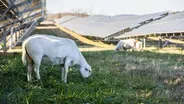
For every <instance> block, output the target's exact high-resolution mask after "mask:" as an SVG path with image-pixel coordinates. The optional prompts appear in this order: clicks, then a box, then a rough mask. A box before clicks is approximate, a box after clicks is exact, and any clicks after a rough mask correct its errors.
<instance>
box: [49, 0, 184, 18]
mask: <svg viewBox="0 0 184 104" xmlns="http://www.w3.org/2000/svg"><path fill="white" fill-rule="evenodd" d="M46 6H47V10H48V12H49V13H58V12H61V13H63V12H86V13H88V14H91V15H111V16H113V15H120V14H138V15H142V14H150V13H157V12H165V11H171V12H172V11H184V0H47V3H46Z"/></svg>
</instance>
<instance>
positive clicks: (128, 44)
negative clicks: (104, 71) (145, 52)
mask: <svg viewBox="0 0 184 104" xmlns="http://www.w3.org/2000/svg"><path fill="white" fill-rule="evenodd" d="M120 49H124V50H128V49H132V50H138V51H140V50H141V49H142V42H140V41H138V40H135V39H127V40H120V41H119V42H118V44H117V45H116V46H115V49H114V50H115V51H119V50H120Z"/></svg>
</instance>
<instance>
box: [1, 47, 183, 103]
mask: <svg viewBox="0 0 184 104" xmlns="http://www.w3.org/2000/svg"><path fill="white" fill-rule="evenodd" d="M83 55H84V57H85V58H86V59H87V61H88V62H89V64H90V65H91V67H92V76H91V77H90V78H87V79H83V78H82V77H81V75H80V73H79V71H78V70H77V67H75V66H74V67H72V68H70V70H69V74H68V83H66V84H65V83H63V82H61V81H60V70H59V69H60V67H59V66H45V65H42V66H41V70H40V74H41V78H42V79H41V81H37V80H36V78H35V74H33V82H32V83H28V82H27V79H26V78H27V77H26V67H25V66H23V64H22V62H21V54H11V55H1V56H0V104H6V103H13V104H24V103H26V104H29V103H30V104H50V103H57V104H61V103H62V104H68V103H69V104H72V103H74V104H78V103H80V104H81V103H89V104H101V103H105V104H108V103H124V104H130V103H131V104H132V103H133V104H134V103H136V104H138V103H139V104H140V103H146V104H155V103H166V104H168V103H172V104H173V103H184V90H183V89H184V81H183V76H184V71H183V69H184V56H183V55H175V54H160V53H153V52H149V51H145V52H124V51H120V52H118V53H115V52H113V51H103V52H83Z"/></svg>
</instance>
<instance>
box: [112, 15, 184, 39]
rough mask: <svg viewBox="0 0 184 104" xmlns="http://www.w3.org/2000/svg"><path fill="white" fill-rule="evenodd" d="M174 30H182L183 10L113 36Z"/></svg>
mask: <svg viewBox="0 0 184 104" xmlns="http://www.w3.org/2000/svg"><path fill="white" fill-rule="evenodd" d="M174 32H184V12H181V13H176V14H169V15H168V16H166V17H164V18H162V19H160V20H157V21H153V22H151V23H149V24H146V25H144V26H141V27H139V28H137V29H134V30H132V31H130V32H127V33H125V34H122V35H120V36H117V37H115V38H125V37H131V36H142V35H148V34H155V33H174Z"/></svg>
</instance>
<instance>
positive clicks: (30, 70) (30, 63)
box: [26, 55, 33, 82]
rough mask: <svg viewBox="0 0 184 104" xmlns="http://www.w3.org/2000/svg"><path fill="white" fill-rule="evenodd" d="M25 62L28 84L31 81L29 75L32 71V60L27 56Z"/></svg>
mask: <svg viewBox="0 0 184 104" xmlns="http://www.w3.org/2000/svg"><path fill="white" fill-rule="evenodd" d="M26 58H27V61H28V67H27V80H28V82H30V81H31V80H32V79H31V78H32V77H31V74H32V69H33V60H32V59H31V57H30V56H29V55H27V56H26Z"/></svg>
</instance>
